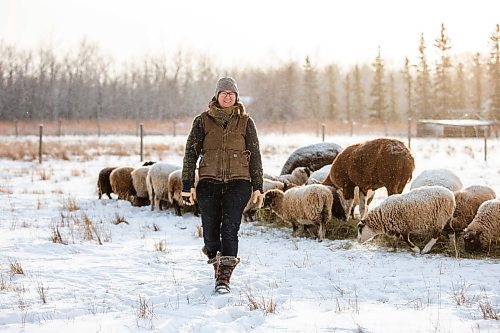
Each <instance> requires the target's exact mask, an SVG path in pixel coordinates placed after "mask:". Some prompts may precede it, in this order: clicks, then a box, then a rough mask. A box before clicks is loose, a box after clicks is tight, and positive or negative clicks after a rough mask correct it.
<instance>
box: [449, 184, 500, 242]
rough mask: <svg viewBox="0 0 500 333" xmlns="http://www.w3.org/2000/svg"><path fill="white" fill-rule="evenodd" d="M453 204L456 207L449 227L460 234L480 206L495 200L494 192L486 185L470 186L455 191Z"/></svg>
mask: <svg viewBox="0 0 500 333" xmlns="http://www.w3.org/2000/svg"><path fill="white" fill-rule="evenodd" d="M454 194H455V202H456V204H457V207H456V208H455V212H454V213H453V219H452V220H451V223H450V227H451V229H453V231H455V232H461V231H462V230H463V229H465V228H466V227H467V225H468V224H469V223H471V222H472V220H473V219H474V216H475V215H476V213H477V210H478V208H479V206H481V204H482V203H483V202H485V201H487V200H491V199H495V197H496V194H495V191H494V190H493V189H492V188H491V187H489V186H486V185H472V186H469V187H466V188H464V189H463V190H461V191H456V192H455V193H454Z"/></svg>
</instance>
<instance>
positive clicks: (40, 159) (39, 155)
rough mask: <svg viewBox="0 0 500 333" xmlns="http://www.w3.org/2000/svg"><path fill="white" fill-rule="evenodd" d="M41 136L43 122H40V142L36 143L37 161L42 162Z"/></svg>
mask: <svg viewBox="0 0 500 333" xmlns="http://www.w3.org/2000/svg"><path fill="white" fill-rule="evenodd" d="M42 136H43V124H40V144H39V145H38V163H40V164H42Z"/></svg>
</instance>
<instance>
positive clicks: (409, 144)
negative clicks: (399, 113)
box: [408, 118, 411, 148]
mask: <svg viewBox="0 0 500 333" xmlns="http://www.w3.org/2000/svg"><path fill="white" fill-rule="evenodd" d="M408 148H411V118H408Z"/></svg>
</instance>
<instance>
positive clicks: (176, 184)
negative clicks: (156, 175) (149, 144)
mask: <svg viewBox="0 0 500 333" xmlns="http://www.w3.org/2000/svg"><path fill="white" fill-rule="evenodd" d="M197 183H198V173H196V174H195V183H194V187H196V185H197ZM181 193H182V170H181V169H179V170H175V171H173V172H172V173H171V174H170V175H168V201H169V203H170V204H171V205H172V206H173V207H174V210H175V213H176V214H177V215H178V216H182V211H181V207H184V201H183V200H182V195H181ZM193 206H194V207H193V208H194V215H195V216H199V208H198V202H197V201H196V200H195V204H194V205H193Z"/></svg>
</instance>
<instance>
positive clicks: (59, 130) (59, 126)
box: [57, 119, 62, 136]
mask: <svg viewBox="0 0 500 333" xmlns="http://www.w3.org/2000/svg"><path fill="white" fill-rule="evenodd" d="M61 128H62V120H61V119H59V121H58V122H57V135H58V136H61V132H62V131H61Z"/></svg>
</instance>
